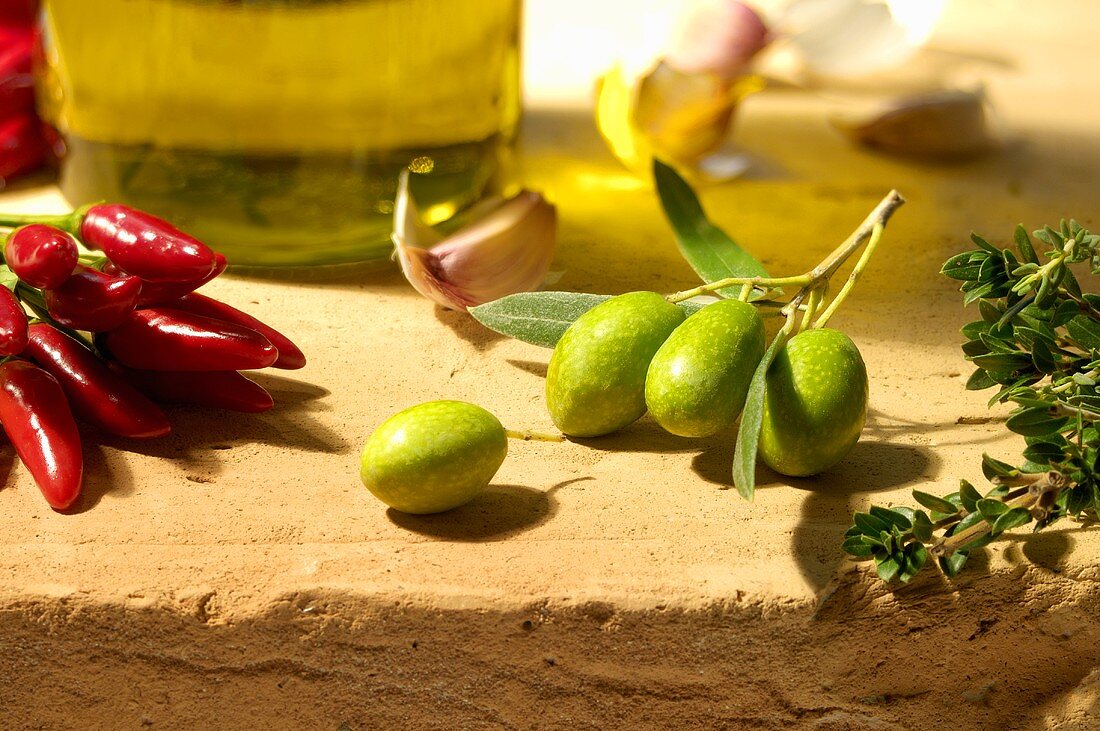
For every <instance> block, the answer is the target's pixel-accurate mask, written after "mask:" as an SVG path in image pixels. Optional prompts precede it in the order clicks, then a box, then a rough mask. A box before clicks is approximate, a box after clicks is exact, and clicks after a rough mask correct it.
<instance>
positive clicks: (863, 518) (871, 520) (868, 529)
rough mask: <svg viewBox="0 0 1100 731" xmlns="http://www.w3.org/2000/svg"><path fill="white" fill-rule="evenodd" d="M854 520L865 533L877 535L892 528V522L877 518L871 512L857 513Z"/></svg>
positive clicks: (853, 517)
mask: <svg viewBox="0 0 1100 731" xmlns="http://www.w3.org/2000/svg"><path fill="white" fill-rule="evenodd" d="M852 520H853V522H855V524H856V527H857V528H859V529H860V530H861V531H863V533H864V535H873V536H877V535H879V534H880V533H883V532H888V531H889V530H890V524H889V523H888V522H886V521H885V520H882V519H881V518H876V517H875V516H874V515H871V514H870V513H856V514H855V515H854V516H852Z"/></svg>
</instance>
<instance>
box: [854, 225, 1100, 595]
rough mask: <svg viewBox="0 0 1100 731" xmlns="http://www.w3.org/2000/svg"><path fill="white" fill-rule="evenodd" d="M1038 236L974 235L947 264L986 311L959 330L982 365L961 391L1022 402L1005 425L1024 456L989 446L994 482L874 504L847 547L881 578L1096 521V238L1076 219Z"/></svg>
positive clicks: (1099, 405) (955, 564) (1099, 309)
mask: <svg viewBox="0 0 1100 731" xmlns="http://www.w3.org/2000/svg"><path fill="white" fill-rule="evenodd" d="M1033 235H1034V240H1033V239H1032V237H1031V236H1029V235H1028V233H1027V231H1026V230H1025V229H1024V228H1023V226H1019V227H1017V228H1016V231H1015V233H1014V235H1013V241H1012V245H1011V246H1006V247H1004V248H998V247H997V246H994V245H993V244H991V243H989V242H988V241H987V240H985V239H984V238H982V237H981V236H978V235H977V234H972V235H971V240H972V241H973V243H974V245H975V246H976V248H974V249H972V250H969V251H964V252H962V253H961V254H957V255H955V256H953V257H951V258H950V259H948V260H947V262H946V263H945V264H944V265H943V269H942V273H943V274H944V275H946V276H948V277H950V278H952V279H955V280H958V281H961V282H962V292H963V293H964V297H963V302H964V305H971V304H974V303H975V302H976V303H977V304H978V312H979V314H980V315H981V319H980V320H976V321H974V322H970V323H968V324H967V325H965V326H964V327H963V328H962V333H963V335H964V336H965V337H966V342H964V343H963V346H962V350H963V353H964V354H965V356H966V359H967V360H969V361H970V362H971V363H973V364H974V365H975V366H977V369H976V370H975V371H974V373H973V374H972V375H971V376H970V378H969V380H968V381H967V383H966V388H967V389H968V390H984V389H988V388H997V392H996V393H995V394H994V395H993V397H992V398H991V399H990V400H989V406H991V407H992V406H993V405H995V404H998V403H1006V402H1011V403H1013V404H1015V408H1014V409H1013V410H1012V412H1011V413H1010V414H1009V417H1008V420H1007V421H1006V422H1005V426H1006V427H1008V429H1009V430H1011V431H1013V432H1015V433H1016V434H1019V435H1021V436H1023V437H1024V441H1025V448H1024V450H1023V453H1022V458H1023V461H1022V462H1021V464H1020V465H1019V466H1018V467H1014V466H1012V465H1011V464H1008V463H1006V462H1002V461H1000V460H997V459H994V458H993V457H990V456H989V455H984V456H983V458H982V472H983V474H984V475H985V477H986V479H987V480H988V481H989V482H990V483H991V484H992V486H993V487H992V489H990V490H989V491H988V492H986V493H985V494H984V495H983V494H981V493H980V492H979V491H978V490H977V488H975V487H974V486H973V485H972V484H971V483H969V482H967V481H966V480H962V481H961V482H960V487H959V490H958V491H957V492H953V493H951V494H950V495H945V496H943V497H937V496H935V495H931V494H928V493H925V492H921V491H919V490H914V491H913V498H914V500H916V501H917V502H918V503H919V504H920V505H921V506H922V507H923V508H925V509H926V510H927V512H926V511H925V510H920V509H913V508H908V507H894V508H884V507H880V506H877V505H876V506H872V507H871V508H870V509H869V511H868V512H866V513H856V514H855V516H854V523H853V525H852V527H851V528H849V529H848V531H847V533H846V534H845V540H844V544H843V548H844V550H845V551H846V552H848V553H849V554H851V555H852V556H854V557H856V558H857V559H873V560H874V561H875V564H876V568H877V571H878V575H879V576H880V577H881V578H882V579H883V580H885V581H891V580H894V579H897V580H899V581H902V582H905V581H909V580H910V579H911V578H912V577H913V576H915V575H916V574H917V573H918V572H919V571H920V570H921V568H922V567H924V565H925V564H926V563H927V561H928V559H929V558H930V557H931V558H935V559H936V563H937V564H938V566H939V567H940V569H941V570H942V571H943V573H944V574H946V575H947V576H951V577H953V576H955V575H956V574H957V573H958V572H959V570H960V569H961V568H962V567H963V565H964V564H965V563H966V559H967V556H968V555H969V554H970V552H971V551H973V550H975V549H978V548H981V547H983V546H985V545H987V544H989V543H990V542H992V541H994V540H995V539H997V538H998V537H1000V536H1001V535H1002V534H1003V533H1005V532H1006V531H1009V530H1012V529H1014V528H1020V527H1022V526H1025V525H1027V524H1029V523H1034V530H1041V529H1043V528H1045V527H1047V526H1049V525H1051V524H1052V523H1054V522H1055V521H1057V520H1060V519H1062V518H1070V519H1073V520H1077V521H1080V522H1090V523H1091V522H1095V521H1096V520H1097V516H1098V513H1100V429H1098V427H1097V425H1096V424H1097V422H1098V421H1100V391H1098V388H1100V386H1098V382H1100V381H1098V379H1100V295H1096V294H1092V293H1088V292H1084V291H1083V290H1082V289H1081V285H1080V283H1079V281H1078V279H1077V275H1076V274H1075V273H1074V268H1077V269H1078V270H1082V269H1084V270H1086V271H1087V272H1088V273H1091V274H1096V273H1097V272H1098V271H1100V235H1097V234H1092V233H1090V232H1089V231H1087V230H1085V229H1084V228H1082V227H1081V226H1080V225H1079V224H1078V223H1077V222H1076V221H1072V220H1071V221H1062V223H1061V225H1060V227H1059V228H1058V229H1054V228H1051V227H1049V226H1047V227H1044V228H1042V229H1040V230H1038V231H1035V232H1034V234H1033ZM1035 240H1037V241H1038V242H1039V243H1040V244H1042V245H1045V247H1046V248H1045V250H1044V252H1043V254H1042V256H1040V255H1039V253H1038V252H1037V251H1036V244H1035Z"/></svg>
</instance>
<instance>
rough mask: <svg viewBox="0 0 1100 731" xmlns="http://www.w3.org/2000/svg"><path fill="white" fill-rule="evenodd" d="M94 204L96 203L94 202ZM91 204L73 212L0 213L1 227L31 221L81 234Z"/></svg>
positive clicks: (14, 225)
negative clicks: (81, 224) (85, 215)
mask: <svg viewBox="0 0 1100 731" xmlns="http://www.w3.org/2000/svg"><path fill="white" fill-rule="evenodd" d="M93 205H94V204H93ZM90 207H91V206H81V207H80V208H77V209H76V210H75V211H73V212H72V213H47V214H30V213H0V227H3V228H18V227H20V226H26V225H28V224H31V223H44V224H46V225H47V226H54V227H55V228H59V229H61V230H62V231H66V232H68V233H70V234H72V235H73V236H78V235H79V234H80V221H81V220H82V219H83V218H84V213H85V211H87V210H88V208H90Z"/></svg>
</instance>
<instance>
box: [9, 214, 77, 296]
mask: <svg viewBox="0 0 1100 731" xmlns="http://www.w3.org/2000/svg"><path fill="white" fill-rule="evenodd" d="M79 257H80V252H79V250H78V249H77V245H76V239H74V238H73V237H72V236H71V235H70V234H68V233H66V232H64V231H62V230H61V229H59V228H54V227H53V226H46V225H45V224H41V223H32V224H31V225H29V226H22V227H20V228H17V229H15V230H14V231H12V232H11V233H10V234H8V238H7V241H5V242H4V259H5V261H6V262H7V264H8V266H9V267H11V270H12V271H13V272H15V274H16V275H17V276H18V277H19V278H20V279H22V280H23V281H24V282H26V283H27V284H29V285H31V286H32V287H38V288H39V289H55V288H57V287H60V286H61V285H62V284H64V283H65V280H67V279H68V278H69V277H70V276H72V273H73V272H74V271H75V270H76V264H77V259H78V258H79Z"/></svg>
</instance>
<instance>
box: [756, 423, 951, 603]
mask: <svg viewBox="0 0 1100 731" xmlns="http://www.w3.org/2000/svg"><path fill="white" fill-rule="evenodd" d="M938 463H939V461H938V458H937V457H936V456H935V454H934V453H933V452H932V451H931V450H929V449H924V448H921V447H914V446H909V445H900V444H890V443H887V442H873V441H864V442H860V443H859V444H857V445H856V446H855V448H854V449H853V450H852V453H851V454H849V455H848V457H847V458H846V459H845V460H844V461H843V462H842V463H841V464H840V465H838V466H837V467H836V468H835V469H834V470H832V471H830V472H828V473H826V474H823V475H820V476H818V477H815V478H792V477H781V476H779V475H776V474H775V473H774V472H771V471H770V470H768V471H767V476H766V477H765V476H764V475H762V477H764V479H763V480H762V481H761V482H762V486H763V485H769V484H771V485H774V484H788V485H790V486H791V487H794V488H796V489H799V490H806V491H807V495H806V499H805V500H803V502H802V514H801V517H800V519H799V521H798V524H797V525H796V526H795V529H794V532H793V534H792V536H791V548H792V550H793V551H794V555H795V557H796V559H797V561H798V565H799V569H800V570H801V572H802V575H803V577H805V579H806V581H808V582H809V583H810V584H811V585H812V586H813V587H814V588H815V589H817V590H821V589H822V588H823V587H824V586H825V585H826V584H828V583H829V580H830V579H831V578H832V576H833V574H834V572H835V571H836V569H837V567H838V566H839V565H840V563H841V562H842V561H843V560H844V559H845V554H844V552H843V551H842V550H841V548H840V544H841V543H842V542H843V536H844V532H845V531H846V530H848V526H849V525H851V519H852V513H853V511H855V510H857V509H858V510H862V509H866V507H867V506H866V505H865V504H864V501H863V500H862V498H861V497H860V496H861V495H863V494H865V493H875V492H883V491H886V490H893V489H896V488H898V487H901V486H904V485H909V484H919V483H920V482H921V481H922V480H923V479H924V478H925V477H927V476H928V473H929V472H930V471H934V470H935V469H936V467H937V465H938ZM761 471H762V472H763V471H764V470H763V469H761Z"/></svg>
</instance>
